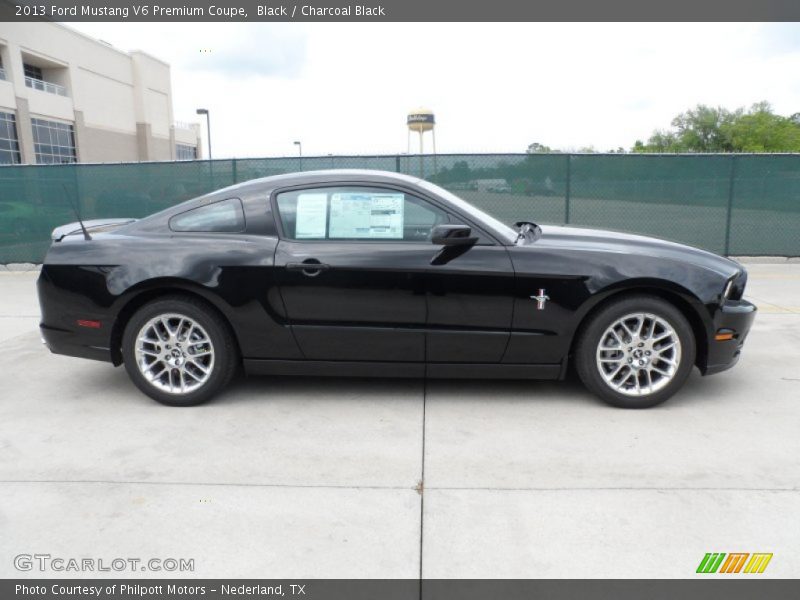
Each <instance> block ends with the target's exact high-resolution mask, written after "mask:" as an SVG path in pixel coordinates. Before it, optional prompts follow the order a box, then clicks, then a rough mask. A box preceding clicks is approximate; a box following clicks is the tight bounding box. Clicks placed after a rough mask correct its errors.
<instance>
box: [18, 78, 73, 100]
mask: <svg viewBox="0 0 800 600" xmlns="http://www.w3.org/2000/svg"><path fill="white" fill-rule="evenodd" d="M25 85H26V86H27V87H29V88H33V89H34V90H39V91H41V92H47V93H48V94H56V95H58V96H64V97H66V96H67V88H65V87H64V86H63V85H59V84H57V83H52V82H50V81H44V80H42V79H36V78H34V77H25Z"/></svg>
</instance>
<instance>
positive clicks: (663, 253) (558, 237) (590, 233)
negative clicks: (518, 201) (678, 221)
mask: <svg viewBox="0 0 800 600" xmlns="http://www.w3.org/2000/svg"><path fill="white" fill-rule="evenodd" d="M541 229H542V235H541V237H540V238H539V239H538V240H537V241H535V242H533V243H531V244H530V247H531V248H535V247H537V246H547V247H549V248H565V249H566V248H569V249H572V250H585V251H595V252H608V253H622V254H628V255H630V254H635V255H641V256H646V257H654V258H664V259H671V260H675V261H682V262H688V263H691V264H694V265H697V266H699V267H703V268H706V269H710V270H712V271H715V272H717V273H719V274H720V275H722V276H724V277H731V276H733V275H735V274H736V273H738V272H739V271H742V270H743V268H742V266H741V265H740V264H739V263H737V262H736V261H734V260H730V259H728V258H724V257H722V256H719V255H718V254H714V253H713V252H708V251H707V250H701V249H700V248H695V247H693V246H687V245H685V244H679V243H677V242H670V241H667V240H662V239H659V238H655V237H649V236H644V235H635V234H632V233H623V232H618V231H610V230H604V229H588V228H583V227H569V226H567V227H564V226H558V225H542V226H541Z"/></svg>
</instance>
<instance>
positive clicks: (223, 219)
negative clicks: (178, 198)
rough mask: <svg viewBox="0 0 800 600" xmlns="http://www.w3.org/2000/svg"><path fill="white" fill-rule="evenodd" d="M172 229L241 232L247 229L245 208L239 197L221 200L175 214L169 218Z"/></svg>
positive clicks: (181, 230)
mask: <svg viewBox="0 0 800 600" xmlns="http://www.w3.org/2000/svg"><path fill="white" fill-rule="evenodd" d="M169 228H170V229H171V230H172V231H180V232H185V231H194V232H209V233H239V232H243V231H244V229H245V220H244V209H243V208H242V201H241V200H239V199H238V198H229V199H228V200H220V201H219V202H214V203H213V204H207V205H205V206H199V207H197V208H193V209H192V210H187V211H186V212H183V213H180V214H179V215H175V216H174V217H172V218H171V219H170V220H169Z"/></svg>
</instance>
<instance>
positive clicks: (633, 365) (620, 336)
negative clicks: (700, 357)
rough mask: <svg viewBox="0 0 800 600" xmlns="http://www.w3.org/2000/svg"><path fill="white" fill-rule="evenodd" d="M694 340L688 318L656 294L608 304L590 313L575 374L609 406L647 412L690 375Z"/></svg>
mask: <svg viewBox="0 0 800 600" xmlns="http://www.w3.org/2000/svg"><path fill="white" fill-rule="evenodd" d="M695 353H696V349H695V339H694V335H693V333H692V328H691V326H690V325H689V323H688V321H687V320H686V317H684V316H683V314H682V313H681V312H680V311H679V310H678V309H677V308H676V307H675V306H673V305H672V304H670V303H669V302H666V301H665V300H662V299H661V298H658V297H656V296H644V295H642V296H628V297H625V298H620V299H618V300H613V301H611V302H610V303H609V304H608V305H607V306H605V307H603V308H602V309H601V310H600V311H599V312H598V313H597V314H595V315H593V316H592V318H591V320H590V321H589V322H588V323H587V325H586V327H585V328H584V329H583V330H582V332H581V334H580V337H579V339H578V343H577V346H576V352H575V360H576V369H577V371H578V375H579V376H580V378H581V380H582V381H583V383H584V385H585V386H586V387H587V388H588V389H589V390H590V391H592V392H594V393H595V394H596V395H597V396H599V397H600V398H601V399H603V400H604V401H605V402H607V403H608V404H611V405H613V406H618V407H621V408H649V407H651V406H655V405H657V404H660V403H662V402H664V401H665V400H667V399H668V398H669V397H670V396H672V395H673V394H674V393H675V392H676V391H678V390H679V389H680V388H681V387H682V386H683V384H684V383H685V381H686V379H687V378H688V377H689V374H690V373H691V370H692V366H693V365H694V360H695Z"/></svg>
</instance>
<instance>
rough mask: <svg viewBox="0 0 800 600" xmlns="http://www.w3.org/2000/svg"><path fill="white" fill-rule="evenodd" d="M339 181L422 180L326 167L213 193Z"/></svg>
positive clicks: (366, 170) (391, 172) (237, 185)
mask: <svg viewBox="0 0 800 600" xmlns="http://www.w3.org/2000/svg"><path fill="white" fill-rule="evenodd" d="M329 181H330V182H337V181H364V182H375V183H405V184H416V183H419V182H420V181H422V180H421V179H420V178H419V177H414V176H411V175H405V174H403V173H395V172H393V171H378V170H371V169H325V170H321V171H301V172H297V173H284V174H282V175H271V176H270V177H260V178H258V179H250V180H249V181H244V182H242V183H237V184H235V185H232V186H229V187H226V188H223V189H220V190H214V191H213V192H211V194H218V193H229V192H231V191H234V190H236V191H238V192H244V191H254V190H258V189H273V188H275V187H282V186H287V187H288V186H294V185H305V184H307V183H325V182H329Z"/></svg>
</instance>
